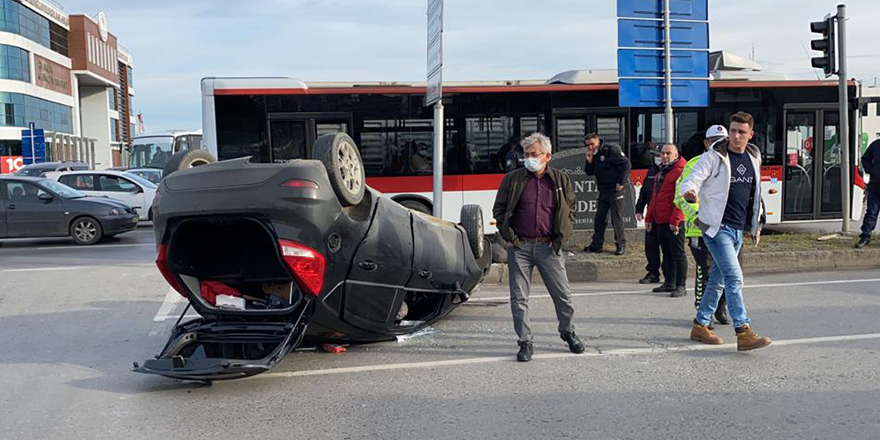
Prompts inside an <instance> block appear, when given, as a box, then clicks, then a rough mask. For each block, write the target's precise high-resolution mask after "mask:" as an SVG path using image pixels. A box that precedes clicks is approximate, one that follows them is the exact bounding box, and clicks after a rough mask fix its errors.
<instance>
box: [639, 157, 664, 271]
mask: <svg viewBox="0 0 880 440" xmlns="http://www.w3.org/2000/svg"><path fill="white" fill-rule="evenodd" d="M661 148H662V147H661V146H660V145H653V143H652V146H651V147H650V149H649V150H648V151H650V153H649V154H650V156H651V157H650V161H651V166H650V168H648V173H647V174H645V180H644V181H642V188H641V189H640V190H639V199H638V200H637V201H636V220H638V221H642V220H644V219H645V209H646V208H647V207H648V203H650V202H651V193H652V192H653V191H654V181H655V180H656V179H657V172H658V171H660V165H661V159H660V149H661ZM645 259H646V260H648V264H646V265H645V271H646V272H647V273H646V274H645V276H644V277H642V279H640V280H639V284H656V283H659V282H660V268H661V260H660V241H659V240H658V239H657V230H656V229H652V230H650V231H649V230H648V229H647V228H645Z"/></svg>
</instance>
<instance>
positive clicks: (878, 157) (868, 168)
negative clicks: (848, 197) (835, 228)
mask: <svg viewBox="0 0 880 440" xmlns="http://www.w3.org/2000/svg"><path fill="white" fill-rule="evenodd" d="M862 169H863V170H865V173H867V174H868V175H870V176H871V180H869V181H868V188H867V191H866V195H867V196H868V207H867V209H866V210H865V218H864V219H863V220H862V233H861V235H859V242H858V243H856V249H861V248H863V247H865V246H867V245H868V243H870V242H871V233H872V232H874V228H876V227H877V213H878V212H880V139H877V140H875V141H874V142H871V145H869V146H868V149H867V150H865V154H863V155H862Z"/></svg>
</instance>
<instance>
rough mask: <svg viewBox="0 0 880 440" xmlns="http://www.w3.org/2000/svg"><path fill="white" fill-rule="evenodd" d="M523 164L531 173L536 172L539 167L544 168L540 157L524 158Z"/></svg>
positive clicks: (539, 169)
mask: <svg viewBox="0 0 880 440" xmlns="http://www.w3.org/2000/svg"><path fill="white" fill-rule="evenodd" d="M525 166H526V169H527V170H529V171H531V172H533V173H537V172H538V171H541V168H544V164H543V163H541V158H539V157H530V158H528V159H526V160H525Z"/></svg>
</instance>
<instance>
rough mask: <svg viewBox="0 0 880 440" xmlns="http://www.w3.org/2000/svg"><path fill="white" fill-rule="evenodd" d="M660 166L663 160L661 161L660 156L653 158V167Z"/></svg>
mask: <svg viewBox="0 0 880 440" xmlns="http://www.w3.org/2000/svg"><path fill="white" fill-rule="evenodd" d="M662 164H663V159H661V158H660V156H656V157H654V165H657V166H658V167H659V166H660V165H662Z"/></svg>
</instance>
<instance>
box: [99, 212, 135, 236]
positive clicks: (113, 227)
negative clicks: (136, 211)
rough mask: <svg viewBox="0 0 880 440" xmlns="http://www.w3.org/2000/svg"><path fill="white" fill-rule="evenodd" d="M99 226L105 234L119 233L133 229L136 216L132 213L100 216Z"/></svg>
mask: <svg viewBox="0 0 880 440" xmlns="http://www.w3.org/2000/svg"><path fill="white" fill-rule="evenodd" d="M100 221H101V227H102V228H104V233H105V234H121V233H123V232H128V231H133V230H134V229H136V228H137V225H138V216H137V215H133V214H127V215H115V216H112V217H111V216H107V217H101V218H100Z"/></svg>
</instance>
